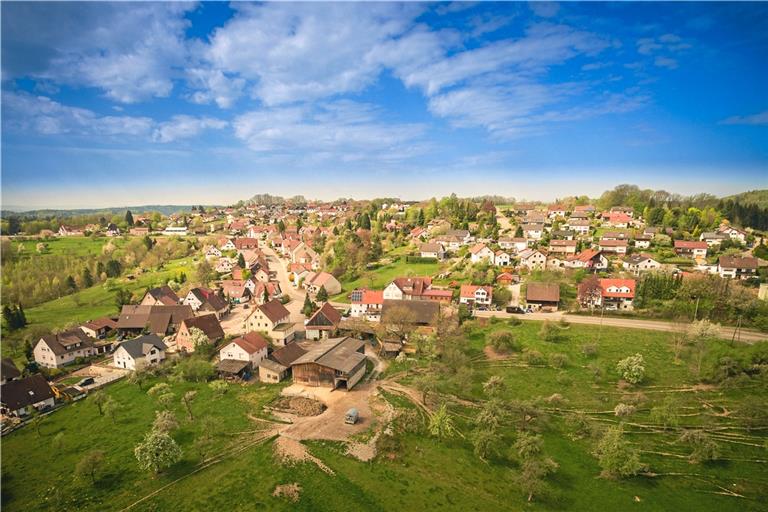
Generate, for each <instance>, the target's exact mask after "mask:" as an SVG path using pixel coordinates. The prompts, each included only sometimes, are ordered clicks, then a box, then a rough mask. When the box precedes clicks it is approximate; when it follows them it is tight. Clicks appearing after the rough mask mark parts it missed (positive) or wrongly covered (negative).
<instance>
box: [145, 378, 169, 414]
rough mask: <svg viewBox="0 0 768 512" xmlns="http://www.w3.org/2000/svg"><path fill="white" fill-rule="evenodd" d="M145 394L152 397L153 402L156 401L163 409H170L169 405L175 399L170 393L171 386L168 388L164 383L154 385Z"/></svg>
mask: <svg viewBox="0 0 768 512" xmlns="http://www.w3.org/2000/svg"><path fill="white" fill-rule="evenodd" d="M147 394H148V395H149V396H151V397H153V398H154V399H155V400H157V403H159V404H160V405H162V406H163V407H164V408H165V409H169V408H170V406H171V403H173V400H174V398H175V395H174V394H173V391H171V386H169V385H168V384H166V383H165V382H161V383H159V384H155V385H154V386H152V387H151V388H149V391H147Z"/></svg>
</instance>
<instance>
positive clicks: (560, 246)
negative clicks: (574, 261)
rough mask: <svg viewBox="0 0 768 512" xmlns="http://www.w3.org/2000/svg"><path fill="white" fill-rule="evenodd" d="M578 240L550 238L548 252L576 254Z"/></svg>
mask: <svg viewBox="0 0 768 512" xmlns="http://www.w3.org/2000/svg"><path fill="white" fill-rule="evenodd" d="M577 245H578V242H577V241H576V240H550V241H549V250H548V251H547V252H548V254H565V255H568V254H576V246H577Z"/></svg>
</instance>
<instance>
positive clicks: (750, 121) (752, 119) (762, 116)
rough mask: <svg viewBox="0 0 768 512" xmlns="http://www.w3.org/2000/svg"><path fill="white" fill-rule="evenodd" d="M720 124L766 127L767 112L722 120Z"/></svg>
mask: <svg viewBox="0 0 768 512" xmlns="http://www.w3.org/2000/svg"><path fill="white" fill-rule="evenodd" d="M720 124H746V125H757V126H762V125H768V110H766V111H765V112H760V113H758V114H753V115H750V116H732V117H729V118H727V119H723V120H722V121H720Z"/></svg>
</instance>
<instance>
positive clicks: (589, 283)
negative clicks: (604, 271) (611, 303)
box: [578, 274, 603, 308]
mask: <svg viewBox="0 0 768 512" xmlns="http://www.w3.org/2000/svg"><path fill="white" fill-rule="evenodd" d="M578 295H579V304H581V306H582V307H589V308H593V307H595V305H597V304H598V303H600V301H601V300H602V297H603V288H602V286H601V285H600V278H598V277H597V276H596V275H594V274H593V275H590V276H589V277H587V278H586V279H584V280H583V281H582V282H581V283H580V284H579V294H578Z"/></svg>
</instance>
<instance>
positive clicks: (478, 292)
mask: <svg viewBox="0 0 768 512" xmlns="http://www.w3.org/2000/svg"><path fill="white" fill-rule="evenodd" d="M492 298H493V288H492V287H490V286H478V285H474V284H463V285H461V291H460V292H459V304H467V305H468V306H475V307H480V308H486V307H488V306H490V305H491V299H492Z"/></svg>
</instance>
